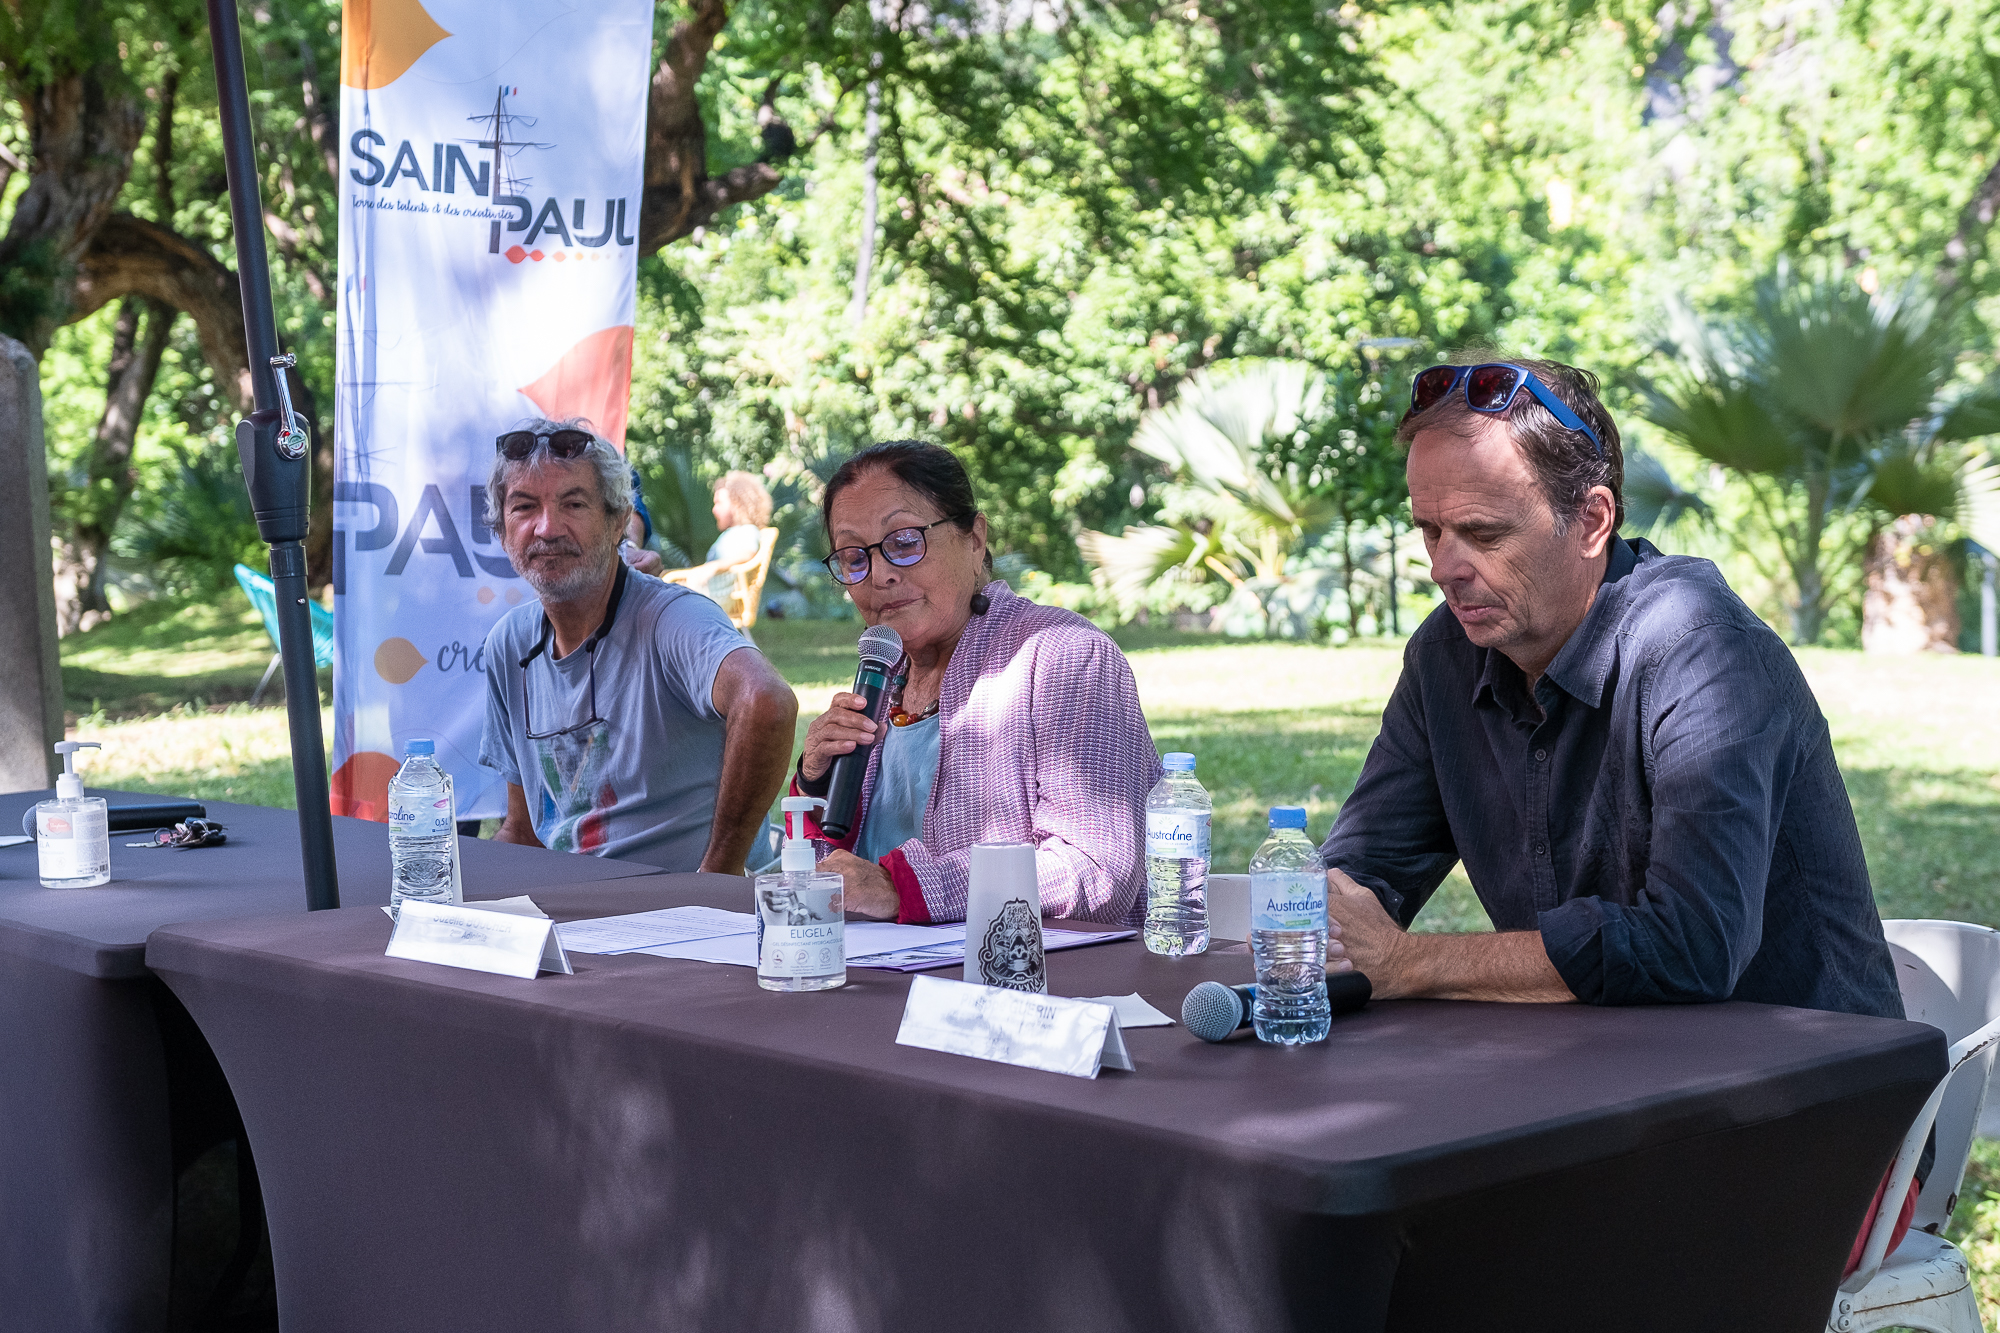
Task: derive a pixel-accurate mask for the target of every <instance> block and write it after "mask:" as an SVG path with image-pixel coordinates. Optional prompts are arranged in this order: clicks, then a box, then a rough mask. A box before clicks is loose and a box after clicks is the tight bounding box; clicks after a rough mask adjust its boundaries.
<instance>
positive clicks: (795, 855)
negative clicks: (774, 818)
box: [778, 796, 826, 875]
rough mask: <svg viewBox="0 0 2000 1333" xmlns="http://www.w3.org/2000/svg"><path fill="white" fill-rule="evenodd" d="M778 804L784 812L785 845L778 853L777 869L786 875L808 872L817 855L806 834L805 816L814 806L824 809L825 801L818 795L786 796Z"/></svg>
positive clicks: (817, 861) (817, 862)
mask: <svg viewBox="0 0 2000 1333" xmlns="http://www.w3.org/2000/svg"><path fill="white" fill-rule="evenodd" d="M778 804H779V806H780V807H782V808H783V810H784V812H785V815H784V818H785V847H784V850H783V851H781V852H779V853H778V869H779V870H782V871H783V872H784V873H785V874H787V875H789V874H793V873H794V872H797V871H804V872H806V873H808V874H810V873H811V872H812V869H813V867H814V866H816V865H818V864H819V857H818V856H817V855H815V854H814V851H813V845H812V839H811V838H808V837H807V836H806V816H807V815H809V814H811V813H812V810H813V807H814V806H818V807H819V808H820V809H822V810H824V809H826V801H825V800H824V799H822V798H821V797H818V796H787V797H786V798H785V799H784V800H782V801H780V802H779V803H778Z"/></svg>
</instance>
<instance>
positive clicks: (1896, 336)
mask: <svg viewBox="0 0 2000 1333" xmlns="http://www.w3.org/2000/svg"><path fill="white" fill-rule="evenodd" d="M1757 312H1758V319H1757V325H1756V338H1757V340H1758V341H1759V342H1760V343H1761V344H1762V346H1761V348H1760V351H1761V352H1762V355H1761V356H1760V357H1759V360H1760V361H1762V362H1763V363H1764V364H1763V366H1762V368H1761V369H1762V376H1761V378H1762V379H1763V382H1764V388H1765V389H1766V390H1767V391H1768V392H1769V393H1770V394H1771V396H1772V398H1773V399H1774V400H1775V401H1776V402H1777V403H1778V404H1779V405H1780V406H1781V407H1782V408H1783V410H1785V411H1786V412H1788V413H1791V414H1793V415H1796V416H1797V417H1798V418H1799V419H1800V420H1802V421H1806V422H1810V423H1811V424H1812V425H1813V426H1815V427H1816V428H1818V429H1819V430H1821V431H1824V432H1825V433H1826V434H1827V436H1828V437H1829V438H1830V439H1832V440H1838V441H1841V442H1846V441H1856V442H1867V441H1871V440H1875V439H1880V438H1882V437H1884V436H1886V435H1890V434H1893V433H1895V432H1898V431H1901V430H1904V429H1905V428H1907V427H1908V426H1909V424H1910V423H1911V422H1912V421H1915V420H1917V419H1919V418H1921V417H1924V416H1925V415H1927V414H1928V413H1929V411H1930V407H1931V403H1932V400H1933V399H1934V398H1935V397H1936V395H1937V392H1938V390H1939V389H1940V388H1941V387H1943V385H1944V383H1945V381H1946V378H1947V377H1948V376H1949V375H1950V373H1951V356H1952V351H1953V347H1952V343H1951V329H1950V319H1949V318H1948V315H1947V312H1946V311H1945V309H1944V308H1943V307H1942V306H1941V305H1940V303H1939V302H1938V300H1937V299H1936V298H1935V297H1933V296H1931V295H1930V294H1929V293H1928V292H1927V291H1926V290H1925V289H1924V288H1923V287H1921V286H1920V285H1919V284H1918V283H1917V282H1916V281H1915V280H1914V279H1913V280H1912V281H1910V282H1908V283H1905V284H1904V285H1902V286H1901V287H1898V288H1895V289H1893V290H1885V291H1882V292H1878V293H1875V294H1873V295H1870V294H1869V293H1868V292H1866V291H1863V290H1862V289H1861V287H1860V285H1859V284H1857V283H1856V282H1855V281H1854V280H1853V279H1852V278H1850V277H1847V276H1845V275H1844V274H1840V273H1837V272H1835V271H1833V270H1831V269H1828V270H1823V271H1820V272H1818V273H1816V274H1813V275H1811V276H1808V277H1806V278H1803V279H1795V278H1794V277H1793V275H1792V274H1791V272H1790V271H1789V269H1788V268H1787V267H1786V266H1784V265H1780V266H1779V268H1778V270H1777V272H1775V273H1774V274H1773V275H1772V276H1771V277H1769V278H1767V279H1765V280H1764V281H1763V282H1762V283H1761V284H1759V287H1758V294H1757ZM1834 461H1835V463H1836V464H1837V463H1838V461H1839V460H1834Z"/></svg>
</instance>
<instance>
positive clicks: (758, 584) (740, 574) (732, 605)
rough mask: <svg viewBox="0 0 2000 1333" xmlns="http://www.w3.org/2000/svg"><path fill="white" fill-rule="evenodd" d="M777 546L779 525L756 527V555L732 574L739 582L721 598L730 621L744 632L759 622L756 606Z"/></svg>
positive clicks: (760, 597) (761, 595) (761, 594)
mask: <svg viewBox="0 0 2000 1333" xmlns="http://www.w3.org/2000/svg"><path fill="white" fill-rule="evenodd" d="M777 549H778V530H777V529H776V528H759V529H757V558H756V559H755V560H752V561H751V562H750V563H749V564H747V565H738V566H737V567H736V568H735V569H734V570H732V571H731V573H732V574H733V575H734V576H735V579H736V585H735V586H734V587H733V588H731V589H730V590H729V595H728V596H727V597H724V598H723V599H722V609H723V611H724V613H726V614H727V615H728V617H729V623H730V624H732V625H734V626H736V628H738V629H740V630H742V631H743V632H744V633H745V634H748V633H749V632H750V627H751V626H752V625H755V624H756V623H757V606H758V604H759V602H760V601H762V599H763V596H764V580H765V578H766V577H768V576H769V575H770V573H771V556H772V555H773V554H774V553H775V552H776V551H777Z"/></svg>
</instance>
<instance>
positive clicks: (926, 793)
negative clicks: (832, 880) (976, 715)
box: [854, 713, 938, 861]
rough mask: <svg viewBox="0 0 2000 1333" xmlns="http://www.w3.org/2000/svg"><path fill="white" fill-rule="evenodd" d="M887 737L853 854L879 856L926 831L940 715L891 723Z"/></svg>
mask: <svg viewBox="0 0 2000 1333" xmlns="http://www.w3.org/2000/svg"><path fill="white" fill-rule="evenodd" d="M888 733H889V734H888V735H887V736H884V737H883V738H882V765H881V767H880V768H879V769H878V770H877V771H876V773H875V790H874V792H873V793H872V794H871V795H870V796H869V798H868V809H867V810H866V811H865V812H864V814H863V816H862V822H861V836H860V838H859V839H857V840H856V841H855V844H854V854H855V855H856V856H858V857H860V858H861V859H862V860H864V861H879V860H881V859H882V858H883V857H885V856H887V855H888V854H889V853H890V852H893V851H895V850H896V849H897V848H898V847H901V846H902V845H903V844H904V843H906V842H908V841H909V840H910V839H911V838H921V837H923V836H924V810H925V808H926V807H928V806H929V805H930V803H931V784H932V783H934V782H936V781H937V768H938V715H937V714H936V713H932V714H931V715H930V716H929V717H927V718H925V719H924V720H923V721H921V722H912V723H911V724H910V725H909V726H907V727H899V726H896V725H894V724H889V725H888Z"/></svg>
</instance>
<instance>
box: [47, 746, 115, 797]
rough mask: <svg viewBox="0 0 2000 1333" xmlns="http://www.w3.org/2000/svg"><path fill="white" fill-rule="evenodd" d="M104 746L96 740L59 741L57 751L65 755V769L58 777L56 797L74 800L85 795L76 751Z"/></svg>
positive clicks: (99, 748) (98, 748)
mask: <svg viewBox="0 0 2000 1333" xmlns="http://www.w3.org/2000/svg"><path fill="white" fill-rule="evenodd" d="M103 748H104V747H103V746H102V745H100V744H99V743H98V742H96V741H57V742H56V753H57V754H59V755H61V756H62V757H63V771H62V774H61V776H59V777H57V778H56V799H57V800H58V801H74V800H76V799H77V798H78V797H80V796H82V795H83V779H82V778H80V777H78V776H77V775H76V752H77V751H78V750H101V749H103Z"/></svg>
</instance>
